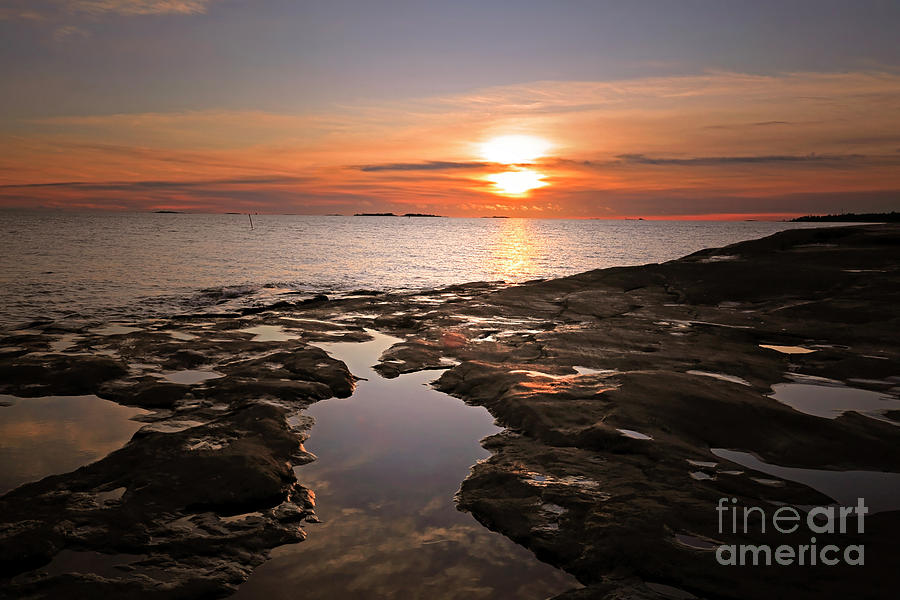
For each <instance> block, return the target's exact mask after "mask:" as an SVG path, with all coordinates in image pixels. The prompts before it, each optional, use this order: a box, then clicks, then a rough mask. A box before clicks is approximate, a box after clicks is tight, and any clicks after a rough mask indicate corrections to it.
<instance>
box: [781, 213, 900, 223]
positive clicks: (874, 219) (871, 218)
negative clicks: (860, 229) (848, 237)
mask: <svg viewBox="0 0 900 600" xmlns="http://www.w3.org/2000/svg"><path fill="white" fill-rule="evenodd" d="M790 222H791V223H900V212H896V211H892V212H889V213H841V214H839V215H806V216H805V217H797V218H796V219H791V221H790Z"/></svg>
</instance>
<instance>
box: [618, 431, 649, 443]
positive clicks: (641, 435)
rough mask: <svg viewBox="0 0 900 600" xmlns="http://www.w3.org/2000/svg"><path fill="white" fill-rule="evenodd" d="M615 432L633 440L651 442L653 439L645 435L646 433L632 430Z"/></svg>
mask: <svg viewBox="0 0 900 600" xmlns="http://www.w3.org/2000/svg"><path fill="white" fill-rule="evenodd" d="M616 431H618V432H619V433H621V434H622V435H624V436H625V437H628V438H631V439H633V440H652V439H653V436H651V435H647V434H646V433H641V432H640V431H634V430H633V429H616Z"/></svg>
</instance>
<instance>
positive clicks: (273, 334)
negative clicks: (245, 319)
mask: <svg viewBox="0 0 900 600" xmlns="http://www.w3.org/2000/svg"><path fill="white" fill-rule="evenodd" d="M237 331H238V332H239V333H252V334H253V335H254V337H253V339H252V340H250V341H252V342H287V341H289V340H296V339H298V338H299V337H300V334H298V333H296V332H294V333H292V332H289V331H287V330H285V328H284V327H282V326H281V325H257V326H255V327H247V328H246V329H238V330H237Z"/></svg>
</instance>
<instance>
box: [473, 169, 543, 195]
mask: <svg viewBox="0 0 900 600" xmlns="http://www.w3.org/2000/svg"><path fill="white" fill-rule="evenodd" d="M544 177H545V175H544V174H543V173H537V172H535V171H532V170H531V169H522V170H521V171H506V172H504V173H494V174H492V175H488V176H487V180H488V181H490V182H492V183H493V184H494V186H496V188H497V189H496V191H497V193H500V194H504V195H507V196H518V195H520V194H524V193H525V192H527V191H529V190H533V189H535V188H539V187H544V186H545V185H547V182H546V181H543V178H544Z"/></svg>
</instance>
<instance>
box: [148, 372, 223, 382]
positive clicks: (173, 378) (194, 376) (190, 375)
mask: <svg viewBox="0 0 900 600" xmlns="http://www.w3.org/2000/svg"><path fill="white" fill-rule="evenodd" d="M159 376H160V377H162V378H163V379H165V380H166V381H170V382H172V383H180V384H182V385H196V384H198V383H203V382H204V381H207V380H209V379H218V378H219V377H225V375H223V374H222V373H216V372H215V371H204V370H203V369H184V370H182V371H164V372H162V373H160V374H159Z"/></svg>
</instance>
